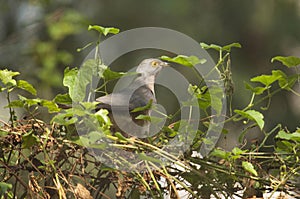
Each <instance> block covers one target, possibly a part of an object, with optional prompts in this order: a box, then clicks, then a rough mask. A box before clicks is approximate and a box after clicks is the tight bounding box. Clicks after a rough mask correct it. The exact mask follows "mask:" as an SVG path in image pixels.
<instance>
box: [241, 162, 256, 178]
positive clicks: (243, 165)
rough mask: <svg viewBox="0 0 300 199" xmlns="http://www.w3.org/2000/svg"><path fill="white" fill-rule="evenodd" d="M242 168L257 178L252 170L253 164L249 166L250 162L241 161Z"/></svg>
mask: <svg viewBox="0 0 300 199" xmlns="http://www.w3.org/2000/svg"><path fill="white" fill-rule="evenodd" d="M242 167H243V169H245V170H246V171H248V172H249V173H251V174H253V175H255V176H257V171H256V170H255V169H254V166H253V164H251V163H250V162H247V161H243V162H242Z"/></svg>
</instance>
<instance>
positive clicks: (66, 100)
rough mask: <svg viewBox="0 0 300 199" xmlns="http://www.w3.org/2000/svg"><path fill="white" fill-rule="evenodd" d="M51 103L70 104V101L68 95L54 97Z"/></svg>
mask: <svg viewBox="0 0 300 199" xmlns="http://www.w3.org/2000/svg"><path fill="white" fill-rule="evenodd" d="M53 101H54V102H55V103H58V104H72V99H71V98H70V95H69V94H68V93H66V94H58V95H56V96H55V98H54V99H53Z"/></svg>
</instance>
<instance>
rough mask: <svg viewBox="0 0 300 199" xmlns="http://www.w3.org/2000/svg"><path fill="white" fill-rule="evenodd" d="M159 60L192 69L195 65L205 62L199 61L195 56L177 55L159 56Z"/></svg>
mask: <svg viewBox="0 0 300 199" xmlns="http://www.w3.org/2000/svg"><path fill="white" fill-rule="evenodd" d="M160 59H162V60H165V61H169V62H173V63H177V64H181V65H183V66H187V67H193V66H195V65H197V64H204V63H205V62H206V60H205V59H199V58H198V57H196V56H193V55H192V56H186V55H177V56H176V57H173V58H171V57H168V56H161V57H160Z"/></svg>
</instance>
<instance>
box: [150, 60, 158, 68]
mask: <svg viewBox="0 0 300 199" xmlns="http://www.w3.org/2000/svg"><path fill="white" fill-rule="evenodd" d="M158 65H159V62H158V61H153V62H151V66H152V67H156V66H158Z"/></svg>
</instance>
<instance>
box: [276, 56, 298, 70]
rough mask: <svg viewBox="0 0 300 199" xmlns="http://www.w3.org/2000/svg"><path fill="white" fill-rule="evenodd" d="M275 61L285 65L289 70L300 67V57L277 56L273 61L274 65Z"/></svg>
mask: <svg viewBox="0 0 300 199" xmlns="http://www.w3.org/2000/svg"><path fill="white" fill-rule="evenodd" d="M274 61H279V62H281V63H282V64H283V65H285V66H287V67H288V68H291V67H295V66H298V65H300V58H299V57H294V56H288V57H283V56H276V57H273V58H272V59H271V62H272V63H273V62H274Z"/></svg>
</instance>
